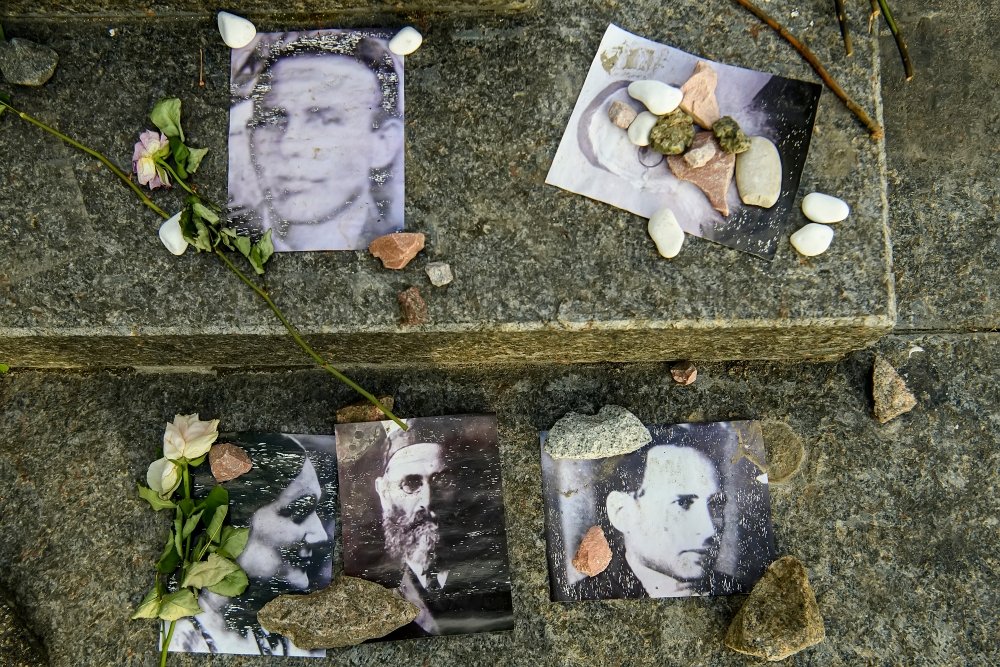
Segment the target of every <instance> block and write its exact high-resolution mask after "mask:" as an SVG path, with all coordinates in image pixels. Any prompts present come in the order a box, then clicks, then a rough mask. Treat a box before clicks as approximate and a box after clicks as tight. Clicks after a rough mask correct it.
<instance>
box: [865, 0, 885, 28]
mask: <svg viewBox="0 0 1000 667" xmlns="http://www.w3.org/2000/svg"><path fill="white" fill-rule="evenodd" d="M870 2H871V5H872V11H871V13H870V14H868V34H869V35H870V34H872V28H874V27H875V19H877V18H878V17H879V16H881V15H882V10H881V9H879V8H878V0H870Z"/></svg>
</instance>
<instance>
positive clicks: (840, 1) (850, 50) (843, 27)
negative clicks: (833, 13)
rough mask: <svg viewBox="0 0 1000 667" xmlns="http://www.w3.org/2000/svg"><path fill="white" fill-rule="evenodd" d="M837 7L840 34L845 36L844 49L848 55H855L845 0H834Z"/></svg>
mask: <svg viewBox="0 0 1000 667" xmlns="http://www.w3.org/2000/svg"><path fill="white" fill-rule="evenodd" d="M833 4H834V6H835V7H836V9H837V22H838V23H840V34H841V36H842V37H843V38H844V50H845V51H847V55H848V56H852V55H854V45H853V44H852V43H851V31H850V30H849V29H848V27H847V11H846V10H845V9H844V0H833Z"/></svg>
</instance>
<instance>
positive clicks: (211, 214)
mask: <svg viewBox="0 0 1000 667" xmlns="http://www.w3.org/2000/svg"><path fill="white" fill-rule="evenodd" d="M194 212H195V213H196V214H198V215H199V216H201V217H202V218H204V219H205V220H208V221H209V222H211V223H212V224H215V223H217V222H218V221H219V216H217V215H216V214H215V211H213V210H212V209H210V208H209V207H207V206H205V205H204V204H202V203H201V202H195V203H194Z"/></svg>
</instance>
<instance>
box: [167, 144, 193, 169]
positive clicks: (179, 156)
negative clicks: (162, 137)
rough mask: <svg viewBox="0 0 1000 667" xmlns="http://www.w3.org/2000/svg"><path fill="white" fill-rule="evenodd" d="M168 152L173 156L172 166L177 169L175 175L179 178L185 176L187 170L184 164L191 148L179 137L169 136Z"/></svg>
mask: <svg viewBox="0 0 1000 667" xmlns="http://www.w3.org/2000/svg"><path fill="white" fill-rule="evenodd" d="M170 153H171V154H172V155H173V156H174V165H175V167H174V168H175V170H176V171H177V175H178V176H180V177H181V179H185V178H187V177H188V171H187V169H186V166H187V162H188V157H190V155H191V150H190V149H189V148H188V147H187V146H185V145H184V142H183V141H181V140H180V139H179V138H177V137H170Z"/></svg>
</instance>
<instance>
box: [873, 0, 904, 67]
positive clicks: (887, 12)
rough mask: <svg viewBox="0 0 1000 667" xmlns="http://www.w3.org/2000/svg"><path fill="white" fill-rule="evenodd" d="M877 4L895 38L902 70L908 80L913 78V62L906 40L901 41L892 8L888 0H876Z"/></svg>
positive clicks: (901, 36) (901, 35) (901, 34)
mask: <svg viewBox="0 0 1000 667" xmlns="http://www.w3.org/2000/svg"><path fill="white" fill-rule="evenodd" d="M878 6H879V8H880V9H881V10H882V16H883V18H885V23H886V25H888V26H889V32H891V33H892V38H893V39H895V40H896V48H897V49H899V57H900V58H902V59H903V71H904V72H905V73H906V80H907V81H909V80H910V79H912V78H913V63H912V62H910V51H909V49H907V48H906V42H905V41H903V33H902V32H900V30H899V26H898V25H896V19H895V18H894V17H893V15H892V10H891V9H889V0H878Z"/></svg>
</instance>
